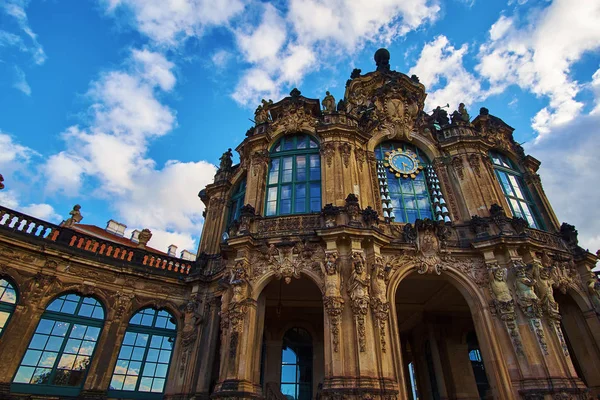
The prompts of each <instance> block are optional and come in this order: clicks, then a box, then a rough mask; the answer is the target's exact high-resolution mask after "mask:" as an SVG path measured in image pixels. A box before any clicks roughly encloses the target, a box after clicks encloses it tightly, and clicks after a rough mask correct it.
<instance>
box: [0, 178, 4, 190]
mask: <svg viewBox="0 0 600 400" xmlns="http://www.w3.org/2000/svg"><path fill="white" fill-rule="evenodd" d="M2 182H4V177H3V176H2V174H0V190H2V189H4V183H2Z"/></svg>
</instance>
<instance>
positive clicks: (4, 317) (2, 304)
mask: <svg viewBox="0 0 600 400" xmlns="http://www.w3.org/2000/svg"><path fill="white" fill-rule="evenodd" d="M15 304H17V291H16V290H15V288H14V286H13V285H11V284H10V283H9V282H8V281H7V280H6V279H0V336H2V332H3V331H4V327H5V326H6V324H7V323H8V320H9V319H10V316H11V315H12V313H13V312H14V311H15Z"/></svg>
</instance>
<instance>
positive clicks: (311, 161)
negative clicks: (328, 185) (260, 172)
mask: <svg viewBox="0 0 600 400" xmlns="http://www.w3.org/2000/svg"><path fill="white" fill-rule="evenodd" d="M270 157H271V162H270V164H269V174H268V177H267V201H266V211H265V214H266V215H267V216H272V215H287V214H303V213H310V212H319V211H321V157H320V155H319V145H318V143H317V142H316V140H315V139H313V138H312V137H310V136H308V135H303V134H299V135H294V136H284V137H282V138H281V139H279V141H277V143H275V145H274V146H273V148H272V149H271V153H270Z"/></svg>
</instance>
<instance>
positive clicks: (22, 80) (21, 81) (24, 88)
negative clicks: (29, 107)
mask: <svg viewBox="0 0 600 400" xmlns="http://www.w3.org/2000/svg"><path fill="white" fill-rule="evenodd" d="M13 87H14V88H15V89H17V90H19V91H21V92H23V93H24V94H26V95H27V96H31V87H30V86H29V83H27V78H26V77H25V72H23V70H22V69H21V68H19V67H17V66H15V81H14V82H13Z"/></svg>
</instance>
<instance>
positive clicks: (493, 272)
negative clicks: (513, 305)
mask: <svg viewBox="0 0 600 400" xmlns="http://www.w3.org/2000/svg"><path fill="white" fill-rule="evenodd" d="M489 272H490V289H491V291H492V295H493V297H494V299H495V300H497V301H499V302H501V303H507V302H512V301H513V298H512V295H511V294H510V289H509V288H508V285H507V284H506V268H500V267H495V268H491V269H490V271H489Z"/></svg>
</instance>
